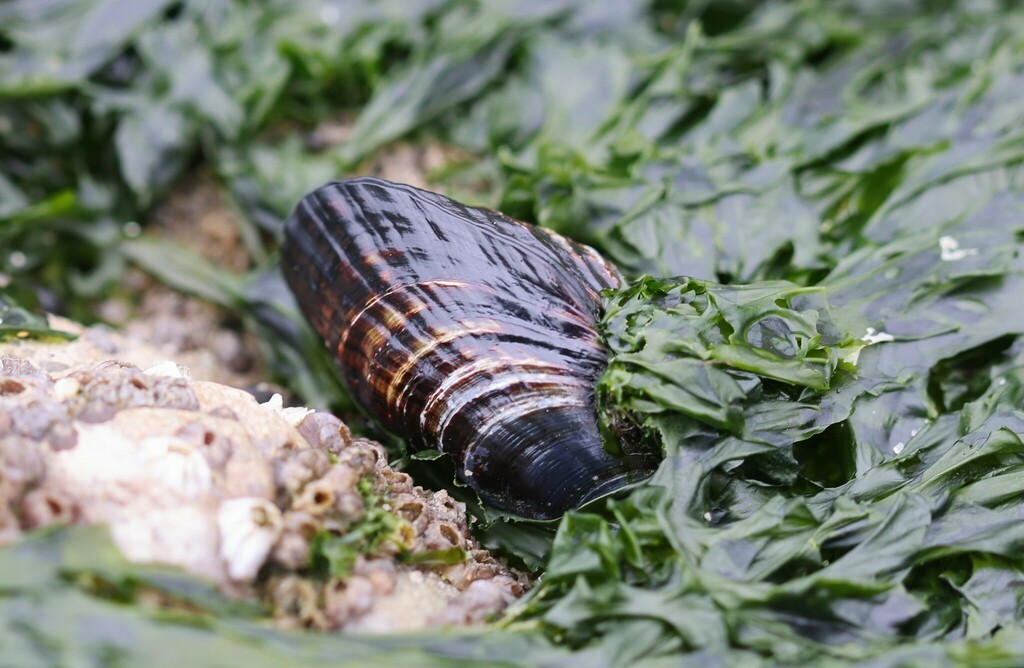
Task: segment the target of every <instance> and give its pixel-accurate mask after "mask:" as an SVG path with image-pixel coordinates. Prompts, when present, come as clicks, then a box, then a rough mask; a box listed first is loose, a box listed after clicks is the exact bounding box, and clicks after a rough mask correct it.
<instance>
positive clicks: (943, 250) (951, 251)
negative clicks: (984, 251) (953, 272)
mask: <svg viewBox="0 0 1024 668" xmlns="http://www.w3.org/2000/svg"><path fill="white" fill-rule="evenodd" d="M939 251H940V257H941V258H942V261H943V262H956V261H957V260H962V259H964V258H965V257H968V256H970V255H977V254H978V249H977V248H960V242H959V241H957V240H956V239H955V238H954V237H949V236H946V237H940V238H939Z"/></svg>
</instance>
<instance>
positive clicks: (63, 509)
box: [0, 321, 522, 632]
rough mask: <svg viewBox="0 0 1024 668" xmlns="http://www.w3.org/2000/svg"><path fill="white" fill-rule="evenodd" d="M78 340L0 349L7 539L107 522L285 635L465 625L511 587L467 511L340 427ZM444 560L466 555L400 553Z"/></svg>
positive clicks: (131, 353) (131, 554) (124, 343)
mask: <svg viewBox="0 0 1024 668" xmlns="http://www.w3.org/2000/svg"><path fill="white" fill-rule="evenodd" d="M55 325H56V326H58V327H60V328H61V329H66V330H72V331H76V328H77V326H76V325H74V324H73V323H68V322H66V321H63V322H59V323H55ZM77 331H81V330H80V328H79V329H78V330H77ZM82 334H83V335H82V336H81V337H80V338H79V339H78V340H76V341H73V342H70V343H62V344H49V343H41V342H36V341H31V340H17V341H11V342H6V343H0V545H5V544H9V543H11V542H13V541H16V540H17V539H18V538H19V537H20V536H21V535H22V533H23V532H24V531H28V530H31V529H34V528H37V527H42V526H45V525H48V524H53V523H88V524H94V523H104V524H107V525H109V527H110V529H111V535H112V537H113V540H114V542H115V543H116V544H117V546H118V547H119V548H120V549H121V551H122V552H123V553H124V554H125V555H126V556H127V557H128V558H129V559H132V560H134V561H139V562H151V563H162V564H170V565H176V566H180V567H182V568H186V569H188V570H189V571H191V572H193V573H196V574H198V575H201V576H203V577H206V578H209V579H211V580H212V581H214V582H216V583H218V584H219V586H220V587H221V589H222V590H223V591H224V592H226V593H228V594H229V595H233V596H256V597H260V598H262V599H263V600H264V601H266V602H268V603H269V604H270V605H271V606H272V608H273V611H274V613H273V614H274V618H275V619H276V620H277V622H278V623H280V624H281V625H283V626H290V627H306V628H316V629H322V630H338V629H344V630H352V631H361V632H379V631H400V630H402V631H406V630H408V631H411V630H417V629H422V628H425V627H429V626H435V625H438V624H459V625H462V624H472V623H478V622H480V621H482V620H484V619H486V618H487V617H489V616H490V615H493V614H495V613H497V612H500V611H501V610H502V609H503V608H504V607H505V606H507V605H508V604H509V603H510V602H511V601H512V600H514V599H515V598H516V597H518V596H519V595H521V593H522V585H521V584H520V582H519V581H518V580H517V579H516V578H515V577H514V576H513V575H512V574H511V573H510V572H509V571H508V569H506V568H505V567H504V566H503V565H502V564H500V563H499V562H497V561H495V560H494V559H493V558H492V557H491V555H490V554H489V553H487V552H486V551H485V550H483V549H481V547H480V545H479V544H478V543H477V542H476V541H475V539H474V538H473V537H472V535H471V533H470V532H469V527H468V522H467V519H466V511H465V507H464V506H463V504H461V503H458V502H456V501H455V500H454V499H452V498H451V497H450V496H449V495H448V494H447V492H444V491H440V492H428V491H425V490H423V489H422V488H420V487H417V486H415V484H414V482H413V480H412V478H410V477H409V475H407V474H405V473H403V472H400V471H396V470H394V469H393V468H391V466H390V465H389V464H388V457H387V452H386V451H385V450H384V448H383V447H382V446H381V445H380V444H378V443H375V442H373V441H369V440H366V439H361V438H353V437H352V435H351V434H350V432H349V430H348V428H347V427H346V426H345V425H344V423H342V422H341V421H340V420H338V419H337V418H336V417H334V416H332V415H328V414H325V413H320V412H314V411H311V410H310V409H307V408H302V407H285V406H284V403H283V401H282V400H281V397H280V396H279V395H275V396H273V397H272V398H271V399H270V400H269V401H266V402H265V403H263V404H261V403H259V402H258V401H257V400H256V399H255V398H254V397H253V395H252V394H250V393H248V392H246V391H243V390H239V389H235V388H232V387H228V386H225V385H220V384H217V383H212V382H207V381H203V380H201V379H200V378H199V376H201V375H202V374H200V373H195V370H193V374H191V375H194V376H196V378H192V377H190V373H189V371H188V369H186V368H183V367H182V366H180V365H179V364H177V363H175V362H173V361H168V360H167V359H166V357H161V356H162V355H165V353H166V348H161V349H154V348H152V347H149V346H146V345H143V344H139V343H138V342H133V341H131V340H130V339H128V338H125V337H123V336H122V335H120V334H117V333H116V332H113V331H111V330H108V329H105V328H99V329H96V328H93V329H89V330H84V332H82ZM111 355H113V356H114V358H113V359H111V358H110V356H111ZM367 536H372V538H367ZM332 541H333V542H332ZM320 551H322V553H321V552H320ZM439 551H440V552H445V553H446V554H448V555H455V556H457V555H459V554H462V555H465V559H464V560H457V563H454V564H452V563H444V562H446V561H449V560H448V559H441V560H431V559H428V560H427V562H426V563H422V564H419V565H416V564H415V563H414V562H415V561H416V560H415V559H411V560H405V559H403V560H399V559H398V556H399V555H400V554H401V555H408V554H412V555H415V553H416V552H430V553H436V552H439Z"/></svg>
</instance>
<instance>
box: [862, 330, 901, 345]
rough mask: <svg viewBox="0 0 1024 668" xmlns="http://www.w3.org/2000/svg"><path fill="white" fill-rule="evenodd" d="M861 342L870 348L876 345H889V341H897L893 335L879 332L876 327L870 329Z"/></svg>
mask: <svg viewBox="0 0 1024 668" xmlns="http://www.w3.org/2000/svg"><path fill="white" fill-rule="evenodd" d="M860 340H861V341H863V342H864V343H866V344H868V345H869V346H870V345H874V344H876V343H888V342H889V341H895V340H896V339H895V337H893V335H892V334H889V333H887V332H880V331H877V330H876V329H875V328H874V327H868V328H867V330H866V332H865V333H864V336H862V337H860Z"/></svg>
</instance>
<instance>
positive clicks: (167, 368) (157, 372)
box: [142, 360, 189, 378]
mask: <svg viewBox="0 0 1024 668" xmlns="http://www.w3.org/2000/svg"><path fill="white" fill-rule="evenodd" d="M142 373H144V374H146V375H147V376H166V377H167V378H188V377H189V372H188V367H184V366H181V365H180V364H177V363H176V362H172V361H171V360H164V361H163V362H160V363H159V364H154V365H153V366H151V367H149V368H148V369H146V370H145V371H143V372H142Z"/></svg>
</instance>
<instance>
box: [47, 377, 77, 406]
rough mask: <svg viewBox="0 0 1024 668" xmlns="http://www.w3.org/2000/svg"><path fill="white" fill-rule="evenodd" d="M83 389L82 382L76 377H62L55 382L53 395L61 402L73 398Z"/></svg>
mask: <svg viewBox="0 0 1024 668" xmlns="http://www.w3.org/2000/svg"><path fill="white" fill-rule="evenodd" d="M81 390H82V384H81V383H79V382H78V381H77V380H75V379H74V378H61V379H60V380H58V381H57V382H56V383H54V384H53V395H54V397H55V398H56V399H57V401H60V402H65V401H67V400H68V399H73V398H74V397H76V396H78V393H79V392H80V391H81Z"/></svg>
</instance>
